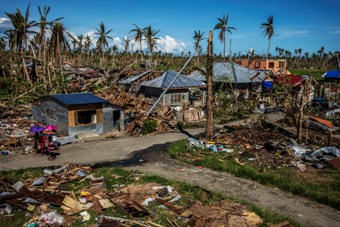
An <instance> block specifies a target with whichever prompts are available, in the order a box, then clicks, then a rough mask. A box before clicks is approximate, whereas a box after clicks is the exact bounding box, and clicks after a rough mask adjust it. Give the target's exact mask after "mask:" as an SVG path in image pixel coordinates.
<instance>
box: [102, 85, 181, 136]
mask: <svg viewBox="0 0 340 227" xmlns="http://www.w3.org/2000/svg"><path fill="white" fill-rule="evenodd" d="M96 95H99V96H100V97H102V98H104V99H106V100H108V101H109V102H110V103H111V104H113V105H116V106H120V107H122V108H123V110H124V113H125V115H130V116H132V115H131V114H133V119H132V121H131V122H130V123H129V124H128V125H127V126H126V127H125V132H126V133H129V134H139V133H140V131H141V130H142V128H143V126H144V122H145V120H146V119H147V116H146V113H147V111H148V110H149V109H150V108H151V107H152V104H153V100H151V99H147V98H145V97H144V96H142V95H139V96H136V95H134V94H131V93H127V92H124V89H123V88H122V87H119V86H117V87H114V88H112V89H110V90H106V91H104V92H100V93H97V94H96ZM174 114H175V113H174V111H173V110H172V109H171V108H170V107H169V106H160V107H157V108H156V109H155V110H154V111H153V113H152V114H151V115H150V117H151V118H153V119H155V120H156V121H157V132H158V133H159V132H166V131H169V130H170V129H171V128H174V127H175V126H176V125H177V122H176V121H175V120H174Z"/></svg>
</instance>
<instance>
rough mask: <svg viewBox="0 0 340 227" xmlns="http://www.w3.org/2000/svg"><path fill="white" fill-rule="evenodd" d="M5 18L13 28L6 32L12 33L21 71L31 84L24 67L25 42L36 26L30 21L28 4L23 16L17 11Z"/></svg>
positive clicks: (34, 22) (35, 23)
mask: <svg viewBox="0 0 340 227" xmlns="http://www.w3.org/2000/svg"><path fill="white" fill-rule="evenodd" d="M6 15H7V17H8V18H9V19H10V21H11V23H12V26H13V28H12V29H9V30H7V31H8V32H12V33H13V34H14V36H15V45H16V48H17V50H18V51H20V54H21V60H20V61H21V63H22V68H23V71H24V73H25V75H26V78H27V81H28V82H30V83H31V80H30V78H29V75H28V72H27V69H26V66H25V52H26V49H27V41H28V35H29V34H32V33H36V32H34V31H32V30H30V29H32V28H33V27H35V26H37V22H36V21H30V19H29V17H30V4H29V5H28V6H27V8H26V12H25V15H24V14H22V13H21V11H20V9H17V11H16V12H15V13H7V12H6Z"/></svg>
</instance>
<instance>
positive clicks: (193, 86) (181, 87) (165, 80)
mask: <svg viewBox="0 0 340 227" xmlns="http://www.w3.org/2000/svg"><path fill="white" fill-rule="evenodd" d="M176 75H177V72H175V71H166V72H164V73H163V75H162V76H160V77H158V78H155V79H153V80H149V81H144V82H143V83H141V87H140V91H139V92H140V93H142V94H144V95H145V96H146V97H150V98H152V99H157V98H158V97H159V96H160V95H161V94H162V92H163V91H164V90H165V89H166V88H167V87H168V86H169V85H170V83H171V82H172V81H173V79H174V78H175V77H176ZM205 93H206V84H205V83H204V82H202V81H199V80H195V79H192V78H189V77H187V76H185V75H182V74H180V75H179V76H178V77H177V79H176V80H175V81H174V83H173V84H172V85H171V86H170V87H169V89H168V90H167V92H166V93H165V95H164V97H163V100H162V102H161V104H162V105H168V106H170V107H174V108H176V109H178V110H181V109H182V106H183V105H189V103H190V102H192V101H193V100H192V99H193V97H194V94H200V97H201V99H200V102H201V106H204V104H205V98H204V97H205Z"/></svg>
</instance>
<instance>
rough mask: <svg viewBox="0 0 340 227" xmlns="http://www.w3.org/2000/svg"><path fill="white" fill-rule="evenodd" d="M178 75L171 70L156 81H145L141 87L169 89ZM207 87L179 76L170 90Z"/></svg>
mask: <svg viewBox="0 0 340 227" xmlns="http://www.w3.org/2000/svg"><path fill="white" fill-rule="evenodd" d="M177 73H178V72H175V71H170V70H169V71H166V72H165V73H163V75H162V76H160V77H158V78H156V79H153V80H149V81H144V82H143V83H142V84H141V85H142V86H145V87H155V88H167V87H168V86H169V84H170V83H171V81H172V80H173V79H174V78H175V77H176V75H177ZM205 86H206V84H205V83H204V82H202V81H199V80H195V79H192V78H189V77H187V76H184V75H183V74H179V76H178V77H177V79H176V80H175V82H174V83H173V84H172V85H171V87H170V89H171V88H172V89H174V88H187V87H205Z"/></svg>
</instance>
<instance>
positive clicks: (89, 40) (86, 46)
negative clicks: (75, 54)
mask: <svg viewBox="0 0 340 227" xmlns="http://www.w3.org/2000/svg"><path fill="white" fill-rule="evenodd" d="M91 45H92V38H91V36H89V35H88V34H87V35H86V36H85V37H84V52H85V55H86V57H87V64H88V62H89V57H90V49H91Z"/></svg>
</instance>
